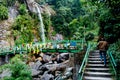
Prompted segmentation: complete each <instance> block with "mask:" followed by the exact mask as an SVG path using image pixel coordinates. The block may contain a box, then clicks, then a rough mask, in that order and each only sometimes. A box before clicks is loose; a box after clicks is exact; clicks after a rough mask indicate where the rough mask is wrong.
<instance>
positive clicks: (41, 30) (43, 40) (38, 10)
mask: <svg viewBox="0 0 120 80" xmlns="http://www.w3.org/2000/svg"><path fill="white" fill-rule="evenodd" d="M35 6H36V9H37V12H38V17H39V20H40V28H39V31H40V32H41V33H40V35H41V39H42V42H43V43H45V33H44V24H43V20H42V15H41V11H40V9H39V7H38V4H37V3H36V4H35Z"/></svg>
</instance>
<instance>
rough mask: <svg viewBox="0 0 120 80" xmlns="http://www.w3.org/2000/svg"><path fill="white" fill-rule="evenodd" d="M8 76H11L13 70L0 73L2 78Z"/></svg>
mask: <svg viewBox="0 0 120 80" xmlns="http://www.w3.org/2000/svg"><path fill="white" fill-rule="evenodd" d="M6 76H8V77H10V76H11V71H10V70H8V69H6V70H4V71H3V72H2V73H1V74H0V78H4V77H6Z"/></svg>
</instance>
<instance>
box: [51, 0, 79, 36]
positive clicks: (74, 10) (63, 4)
mask: <svg viewBox="0 0 120 80" xmlns="http://www.w3.org/2000/svg"><path fill="white" fill-rule="evenodd" d="M52 4H53V6H54V7H53V8H54V9H55V11H56V13H57V14H56V15H54V16H52V26H53V27H54V29H55V31H56V32H57V33H61V34H63V35H64V36H66V37H67V38H70V36H68V35H69V34H70V33H71V32H73V31H74V30H72V28H71V27H70V26H69V23H70V22H71V21H72V20H73V19H74V18H76V17H78V16H79V15H80V9H81V7H80V6H81V5H80V1H79V0H53V1H52ZM71 35H73V33H71Z"/></svg>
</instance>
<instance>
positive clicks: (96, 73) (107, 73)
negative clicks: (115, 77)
mask: <svg viewBox="0 0 120 80" xmlns="http://www.w3.org/2000/svg"><path fill="white" fill-rule="evenodd" d="M84 76H92V77H94V76H95V77H111V76H112V74H111V73H109V72H94V71H93V72H92V71H85V72H84Z"/></svg>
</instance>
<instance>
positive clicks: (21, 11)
mask: <svg viewBox="0 0 120 80" xmlns="http://www.w3.org/2000/svg"><path fill="white" fill-rule="evenodd" d="M19 13H20V14H21V15H24V14H26V13H27V8H26V5H24V4H21V5H20V8H19Z"/></svg>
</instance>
